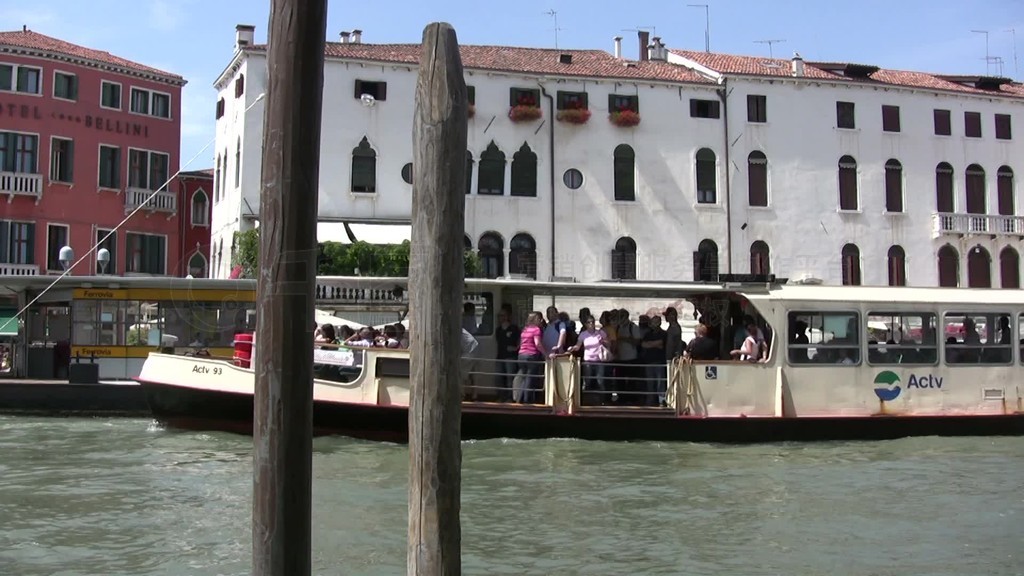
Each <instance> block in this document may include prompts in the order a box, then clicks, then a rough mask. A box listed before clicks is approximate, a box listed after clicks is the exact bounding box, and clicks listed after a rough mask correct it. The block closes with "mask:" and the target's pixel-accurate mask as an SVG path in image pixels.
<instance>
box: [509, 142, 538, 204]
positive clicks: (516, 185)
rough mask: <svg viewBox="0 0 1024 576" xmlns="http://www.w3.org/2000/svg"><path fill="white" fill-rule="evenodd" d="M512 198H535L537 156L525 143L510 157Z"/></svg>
mask: <svg viewBox="0 0 1024 576" xmlns="http://www.w3.org/2000/svg"><path fill="white" fill-rule="evenodd" d="M512 196H533V197H536V196H537V154H536V153H534V151H533V150H531V149H530V145H529V144H527V143H526V142H523V145H522V146H521V147H520V148H519V151H518V152H516V153H515V154H513V155H512Z"/></svg>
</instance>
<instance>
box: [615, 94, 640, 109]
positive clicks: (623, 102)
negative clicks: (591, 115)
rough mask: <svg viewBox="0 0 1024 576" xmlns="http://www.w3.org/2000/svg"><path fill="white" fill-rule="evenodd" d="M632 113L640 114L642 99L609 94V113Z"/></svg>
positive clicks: (634, 96)
mask: <svg viewBox="0 0 1024 576" xmlns="http://www.w3.org/2000/svg"><path fill="white" fill-rule="evenodd" d="M627 110H629V111H630V112H636V113H637V114H639V113H640V97H639V96H636V95H633V96H627V95H624V94H609V95H608V112H609V113H614V112H625V111H627Z"/></svg>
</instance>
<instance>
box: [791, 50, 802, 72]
mask: <svg viewBox="0 0 1024 576" xmlns="http://www.w3.org/2000/svg"><path fill="white" fill-rule="evenodd" d="M803 75H804V59H803V58H801V57H800V53H799V52H793V76H797V77H800V76H803Z"/></svg>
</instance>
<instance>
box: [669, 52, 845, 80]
mask: <svg viewBox="0 0 1024 576" xmlns="http://www.w3.org/2000/svg"><path fill="white" fill-rule="evenodd" d="M669 52H672V53H673V54H676V55H678V56H682V57H683V58H688V59H690V60H693V61H694V62H696V63H697V64H700V65H701V66H704V67H705V68H709V69H711V70H714V71H715V72H718V73H721V74H738V75H744V76H793V67H792V61H790V60H785V59H782V58H760V57H757V56H735V55H732V54H715V53H714V52H695V51H692V50H675V49H673V50H669ZM804 77H805V78H816V79H821V80H826V79H835V76H834V75H833V74H829V73H828V72H825V71H824V70H818V69H817V68H814V67H812V66H808V65H807V64H806V63H805V64H804Z"/></svg>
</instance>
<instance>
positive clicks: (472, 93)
mask: <svg viewBox="0 0 1024 576" xmlns="http://www.w3.org/2000/svg"><path fill="white" fill-rule="evenodd" d="M466 103H468V104H469V105H470V106H476V86H466Z"/></svg>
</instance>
